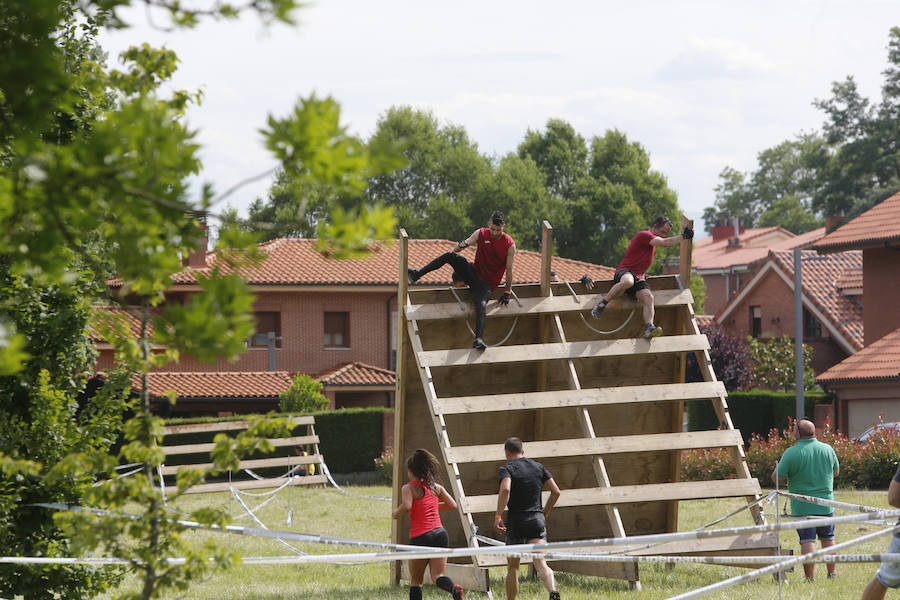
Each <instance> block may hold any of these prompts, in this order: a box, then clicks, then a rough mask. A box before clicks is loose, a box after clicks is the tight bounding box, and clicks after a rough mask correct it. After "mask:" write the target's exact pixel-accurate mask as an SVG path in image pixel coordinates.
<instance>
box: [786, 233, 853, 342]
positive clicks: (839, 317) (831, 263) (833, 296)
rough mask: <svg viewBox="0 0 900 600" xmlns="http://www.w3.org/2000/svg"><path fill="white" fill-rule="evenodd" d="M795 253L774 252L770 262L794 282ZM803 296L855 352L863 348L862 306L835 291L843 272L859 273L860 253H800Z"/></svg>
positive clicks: (805, 251) (810, 251) (804, 251)
mask: <svg viewBox="0 0 900 600" xmlns="http://www.w3.org/2000/svg"><path fill="white" fill-rule="evenodd" d="M793 254H794V253H793V252H773V253H772V259H773V260H774V261H775V262H776V264H777V265H778V266H779V268H781V270H782V271H783V272H784V273H785V274H787V276H788V278H789V279H790V280H791V281H793V279H794V255H793ZM801 260H802V263H801V266H802V272H801V275H802V277H803V294H804V295H805V296H806V297H807V298H808V299H809V300H810V302H812V303H813V304H814V305H815V306H816V307H817V308H818V309H819V310H820V311H821V312H822V314H824V315H825V316H826V317H827V318H828V320H829V321H830V322H831V324H832V325H833V326H834V327H835V329H837V330H838V331H839V332H840V333H841V334H842V335H843V336H844V337H845V338H846V339H847V341H848V342H850V344H851V345H852V346H853V347H854V348H856V349H857V350H861V349H862V347H863V307H862V303H861V302H859V301H858V300H857V298H855V297H853V296H847V295H845V294H842V293H841V292H840V291H838V289H837V287H836V285H835V282H837V281H838V280H839V279H840V278H841V277H842V276H843V275H844V273H846V272H848V271H854V270H856V269H859V270H860V271H861V270H862V252H859V251H857V250H851V251H849V252H839V253H836V254H827V255H824V254H818V253H816V252H814V251H812V250H803V251H802V252H801Z"/></svg>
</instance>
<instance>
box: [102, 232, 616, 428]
mask: <svg viewBox="0 0 900 600" xmlns="http://www.w3.org/2000/svg"><path fill="white" fill-rule="evenodd" d="M315 244H316V240H314V239H287V238H284V239H276V240H271V241H268V242H264V243H262V244H260V246H259V249H260V251H261V252H262V254H263V255H264V256H265V260H264V261H263V262H262V264H261V265H260V266H259V267H256V268H253V269H248V270H247V271H246V272H244V273H243V275H244V276H245V277H246V279H247V281H248V283H249V285H250V287H251V289H252V291H253V292H254V294H255V295H256V302H255V304H254V312H255V315H256V320H257V324H258V328H257V333H255V334H254V335H253V336H252V337H251V339H249V340H248V341H247V351H246V352H245V353H243V354H242V355H240V356H239V357H238V358H237V359H236V360H235V361H234V362H229V361H227V360H224V359H220V360H219V361H218V362H217V363H215V364H212V365H208V364H203V363H199V362H197V361H196V360H194V359H193V358H190V357H183V358H182V359H181V360H180V361H179V362H177V363H172V364H169V365H167V366H166V369H165V371H159V372H152V373H151V374H150V386H151V391H152V392H153V394H154V396H157V395H161V394H162V392H164V391H165V389H175V390H176V393H177V394H178V396H179V402H178V404H176V406H175V408H174V413H173V414H178V415H186V414H191V415H218V414H219V413H223V412H226V413H232V412H259V411H263V412H264V411H267V410H271V409H272V408H276V407H277V405H278V394H279V393H280V392H281V391H282V390H283V389H287V387H288V386H289V385H290V376H288V377H282V376H279V379H278V380H277V381H280V382H281V385H282V388H281V389H276V388H277V386H275V387H273V386H272V385H271V383H272V380H271V378H270V377H262V374H271V373H272V372H276V373H285V374H289V375H293V374H294V373H298V372H301V373H307V374H310V375H313V376H315V377H316V378H317V379H318V380H319V381H320V382H322V384H323V392H324V393H325V395H326V396H327V397H328V398H329V401H330V406H331V408H342V407H355V406H388V407H389V406H392V405H393V395H394V371H393V369H394V356H395V353H396V329H397V284H398V276H399V267H398V265H399V249H398V247H397V245H396V244H395V245H392V246H379V247H378V248H376V249H375V251H374V252H373V253H372V254H371V255H370V256H368V257H366V258H364V259H353V260H335V259H329V258H326V257H324V256H322V255H321V254H320V253H318V252H316V250H315ZM455 245H456V242H453V241H449V240H434V239H429V240H410V241H409V264H410V265H416V266H420V265H424V264H425V263H426V262H428V261H430V260H431V259H432V258H434V257H435V256H437V255H439V254H441V253H443V252H446V251H449V250H451V249H452V248H454V247H455ZM462 254H463V255H464V256H465V257H466V258H468V259H469V260H474V256H475V251H474V249H473V248H467V249H466V250H464V251H463V252H462ZM215 262H216V253H215V252H206V251H205V248H204V251H203V252H195V253H192V255H191V256H190V257H189V258H188V259H187V260H186V263H187V265H186V268H185V270H184V271H182V272H181V273H178V274H176V275H175V276H174V277H173V281H174V284H173V286H172V287H171V289H170V290H169V291H168V292H167V302H184V301H185V300H186V299H187V298H189V297H190V295H191V294H192V293H195V292H196V291H198V290H199V286H198V284H197V275H198V274H201V273H207V272H209V270H210V269H211V267H212V266H213V265H214V264H215ZM540 262H541V256H540V253H537V252H530V251H525V250H519V251H518V253H517V255H516V263H515V270H514V277H515V281H516V282H519V283H536V282H538V281H539V280H540ZM552 268H553V269H554V270H555V271H556V273H557V275H558V276H559V277H560V278H561V279H563V280H576V279H578V278H579V277H581V276H582V275H584V274H585V273H587V274H589V275H591V276H592V277H593V278H595V279H610V278H612V275H613V270H612V269H611V268H609V267H604V266H600V265H594V264H591V263H585V262H582V261H577V260H570V259H565V258H559V257H554V258H553V262H552ZM450 275H451V270H450V269H449V268H443V269H439V270H438V271H435V272H432V273H429V274H428V275H426V276H425V277H424V278H422V279H421V280H420V281H419V282H418V283H417V286H424V287H428V286H449V285H450V283H451V281H450ZM101 310H103V311H105V312H108V313H112V314H114V315H116V316H117V317H118V318H122V319H125V320H126V322H128V324H129V325H130V326H131V328H132V334H134V333H135V332H136V329H135V328H136V323H137V321H136V320H135V319H134V317H133V316H132V315H131V314H129V312H128V311H125V310H122V309H108V308H102V309H101ZM488 329H490V323H489V324H488ZM270 334H272V335H270ZM97 348H98V350H99V357H98V361H97V370H102V369H106V368H110V367H112V366H113V354H112V347H111V346H110V345H109V344H106V343H104V342H103V341H102V340H97ZM249 374H255V375H254V376H252V377H250V376H248V375H249ZM264 382H265V383H264ZM167 386H169V387H167ZM226 390H227V392H226Z"/></svg>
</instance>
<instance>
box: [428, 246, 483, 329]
mask: <svg viewBox="0 0 900 600" xmlns="http://www.w3.org/2000/svg"><path fill="white" fill-rule="evenodd" d="M447 264H449V265H450V266H451V267H453V281H464V282H465V283H466V285H468V286H469V290H471V291H472V301H473V302H474V304H475V337H479V338H480V337H482V335H483V334H484V319H485V311H486V310H487V303H488V300H490V299H491V286H490V285H488V284H487V283H485V282H484V281H483V280H482V279H481V278H480V277H479V276H478V274H477V273H476V272H475V267H473V266H472V263H470V262H469V261H468V260H466V259H465V258H464V257H462V256H460V255H459V254H457V253H456V252H445V253H444V254H441V255H440V256H438V257H437V258H435V259H434V260H433V261H431V262H430V263H428V264H427V265H425V266H424V267H422V268H421V269H419V274H420V275H424V274H425V273H430V272H432V271H434V270H435V269H440V268H441V267H443V266H444V265H447Z"/></svg>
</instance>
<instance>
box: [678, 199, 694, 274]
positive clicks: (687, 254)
mask: <svg viewBox="0 0 900 600" xmlns="http://www.w3.org/2000/svg"><path fill="white" fill-rule="evenodd" d="M681 227H682V228H684V227H688V228H690V229H693V228H694V221H693V219H688V218H687V217H686V216H684V215H681ZM693 247H694V240H685V239H682V240H681V254H680V256H679V262H678V275H679V277H681V285H682V286H684V288H685V289H688V288H690V287H691V250H692V249H693Z"/></svg>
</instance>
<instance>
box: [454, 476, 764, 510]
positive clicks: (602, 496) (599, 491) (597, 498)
mask: <svg viewBox="0 0 900 600" xmlns="http://www.w3.org/2000/svg"><path fill="white" fill-rule="evenodd" d="M759 492H760V487H759V481H757V480H756V479H720V480H712V481H682V482H679V483H650V484H645V485H619V486H613V487H610V488H582V489H574V490H562V495H561V496H560V498H559V500H558V501H557V502H556V506H557V507H560V508H562V507H565V506H588V505H592V504H628V503H632V502H660V501H665V500H701V499H705V498H736V497H738V496H748V495H752V494H758V493H759ZM549 495H550V492H544V493H543V494H542V496H543V500H544V501H545V502H546V500H547V496H549ZM464 504H465V505H464V506H463V509H464V510H465V511H466V512H469V513H484V512H491V511H494V510H496V509H497V494H487V495H483V496H469V497H468V498H466V499H465V501H464Z"/></svg>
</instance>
